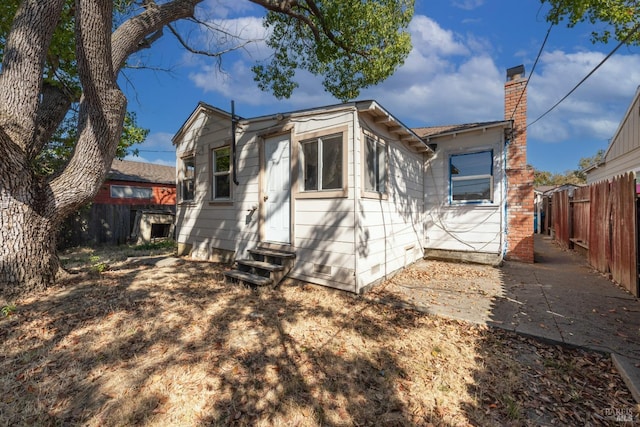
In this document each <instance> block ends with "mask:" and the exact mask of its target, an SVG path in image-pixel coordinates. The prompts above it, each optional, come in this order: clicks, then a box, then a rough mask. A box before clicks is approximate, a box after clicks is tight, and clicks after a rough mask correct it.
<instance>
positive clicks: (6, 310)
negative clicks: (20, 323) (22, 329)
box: [0, 304, 18, 317]
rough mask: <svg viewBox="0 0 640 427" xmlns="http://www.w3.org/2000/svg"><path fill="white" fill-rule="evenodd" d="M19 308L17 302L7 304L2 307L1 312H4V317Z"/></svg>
mask: <svg viewBox="0 0 640 427" xmlns="http://www.w3.org/2000/svg"><path fill="white" fill-rule="evenodd" d="M17 309H18V307H16V305H15V304H7V305H5V306H4V307H2V309H0V314H2V316H3V317H9V316H11V315H12V314H14V313H15V312H16V310H17Z"/></svg>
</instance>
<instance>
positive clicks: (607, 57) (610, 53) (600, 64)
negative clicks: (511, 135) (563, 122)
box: [527, 25, 640, 128]
mask: <svg viewBox="0 0 640 427" xmlns="http://www.w3.org/2000/svg"><path fill="white" fill-rule="evenodd" d="M639 28H640V25H636V27H635V28H634V29H633V30H631V32H629V34H627V37H625V38H624V40H622V41H621V42H620V43H618V45H617V46H616V47H615V48H614V49H613V50H612V51H611V52H609V54H608V55H607V56H605V57H604V59H603V60H602V61H600V63H599V64H598V65H596V67H595V68H594V69H593V70H591V71H590V72H589V74H587V75H586V76H584V78H583V79H582V80H580V81H579V82H578V84H577V85H575V86H574V87H573V89H571V90H570V91H569V93H567V94H566V95H565V96H563V97H562V99H560V101H558V102H556V103H555V104H553V106H552V107H551V108H549V109H548V110H547V111H545V112H544V113H543V114H542V115H541V116H540V117H538V118H537V119H535V120H534V121H532V122H531V123H529V124H528V125H527V128H529V127H530V126H532V125H534V124H535V123H537V122H538V121H539V120H540V119H542V118H543V117H544V116H546V115H547V114H549V113H550V112H551V111H553V110H554V109H555V108H556V107H557V106H558V105H560V104H561V103H562V102H563V101H564V100H565V99H567V98H568V97H569V96H570V95H571V94H572V93H573V92H575V90H576V89H578V87H580V85H582V83H584V82H585V81H586V80H587V79H588V78H589V77H591V75H592V74H593V73H595V72H596V70H597V69H598V68H600V67H601V66H602V64H604V63H605V62H606V61H607V60H608V59H609V58H611V56H613V54H614V53H616V51H617V50H618V49H620V47H621V46H622V45H624V44H626V43H627V42H628V41H629V39H630V38H631V36H633V35H634V34H635V33H636V32H637V31H638V29H639Z"/></svg>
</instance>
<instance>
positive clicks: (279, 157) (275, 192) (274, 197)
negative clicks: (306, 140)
mask: <svg viewBox="0 0 640 427" xmlns="http://www.w3.org/2000/svg"><path fill="white" fill-rule="evenodd" d="M290 145H291V144H290V143H289V135H288V134H285V135H279V136H274V137H271V138H267V139H266V140H265V141H264V153H265V156H264V158H265V169H264V170H265V181H266V182H265V188H264V195H263V197H264V202H265V203H264V206H265V234H264V237H265V240H266V241H267V242H276V243H291V231H290V217H291V211H290V205H291V178H290V171H291V155H290Z"/></svg>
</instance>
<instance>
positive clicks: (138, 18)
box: [0, 0, 413, 295]
mask: <svg viewBox="0 0 640 427" xmlns="http://www.w3.org/2000/svg"><path fill="white" fill-rule="evenodd" d="M249 1H250V2H252V3H254V4H256V5H260V6H262V7H264V8H265V9H266V10H267V11H268V13H267V14H266V17H265V25H266V26H267V27H268V28H269V31H270V33H269V36H268V45H269V46H270V47H271V48H273V50H274V54H273V56H272V58H271V60H270V61H267V62H266V63H263V64H258V65H257V66H256V68H255V71H256V80H257V81H258V83H259V85H260V87H261V88H262V89H267V90H271V91H273V92H274V93H275V95H276V96H278V97H285V96H289V95H290V94H291V91H292V90H293V89H294V88H295V87H296V84H295V83H294V82H293V77H294V75H295V73H296V71H297V70H305V71H308V72H311V73H313V74H317V75H321V76H323V77H324V86H325V88H326V90H328V91H329V92H331V93H332V94H333V95H334V96H336V97H337V98H339V99H341V100H347V99H352V98H355V97H356V96H357V95H358V91H359V89H361V88H364V87H367V86H370V85H374V84H376V83H378V82H380V81H382V80H383V79H385V78H387V77H388V76H389V75H391V74H392V73H393V71H394V70H395V69H396V68H397V67H398V66H399V65H400V64H402V62H403V61H404V59H405V58H406V56H407V55H408V53H409V51H410V49H411V46H410V37H409V34H408V33H407V31H406V29H407V27H408V25H409V21H410V19H411V17H412V15H413V0H316V1H313V0H249ZM200 4H205V2H204V0H155V1H154V0H110V1H99V0H75V1H74V0H46V1H45V0H22V1H18V0H4V1H2V2H0V60H1V61H2V62H1V65H0V159H2V161H0V206H2V209H0V294H1V293H6V295H10V294H11V295H17V294H19V293H23V292H28V291H33V290H37V289H44V288H45V287H47V286H49V285H50V284H52V283H54V282H55V277H56V274H57V272H58V267H59V262H58V260H57V257H56V255H55V247H56V241H55V240H56V237H55V236H56V229H57V228H58V227H59V226H60V224H61V223H62V222H63V220H64V219H65V218H66V217H67V216H68V215H70V214H71V213H72V212H74V211H75V210H76V209H78V208H79V207H81V206H83V205H85V204H86V203H87V202H89V201H90V200H92V199H93V197H94V196H95V194H96V193H97V191H98V189H99V188H100V186H101V185H102V182H103V181H104V179H105V177H106V175H107V173H108V171H109V168H110V166H111V163H112V162H113V159H114V158H115V157H116V156H120V155H122V151H121V150H122V149H123V148H124V149H128V147H130V145H127V144H130V143H131V142H136V141H139V140H141V139H143V138H144V136H145V135H146V131H144V130H139V129H137V127H136V126H135V117H133V116H131V115H129V116H128V119H127V114H126V111H127V100H126V97H125V96H124V94H123V93H122V91H121V89H120V87H119V85H118V76H119V75H120V72H121V71H122V69H123V67H125V66H126V63H127V61H130V60H131V56H132V55H136V54H137V53H138V52H140V51H141V50H142V49H148V48H152V47H153V44H154V42H155V41H157V40H158V39H159V38H160V37H162V36H163V34H164V32H165V31H166V32H167V33H171V34H172V35H174V36H175V37H176V39H177V40H178V42H179V43H181V44H182V45H183V46H184V47H185V49H187V50H189V51H191V52H194V53H199V54H205V55H209V56H214V57H218V58H219V57H220V55H222V54H223V53H224V52H226V51H229V50H231V49H229V47H228V46H227V45H225V44H224V43H222V42H220V43H218V41H219V40H225V39H227V38H228V37H230V36H232V35H230V34H229V32H228V29H225V28H222V27H216V23H215V20H210V21H204V20H202V19H200V18H199V17H198V16H199V15H200V14H199V13H196V8H197V7H198V6H199V5H200ZM206 4H207V5H208V6H209V7H216V6H215V5H216V2H211V1H209V2H206ZM177 22H180V27H178V26H176V23H177ZM185 29H187V30H188V31H184V30H185ZM201 30H202V31H209V32H211V34H207V35H203V34H202V32H201ZM185 34H192V35H193V34H195V35H194V36H193V37H192V38H191V39H190V40H191V41H203V40H208V41H212V44H211V45H208V46H204V47H201V45H200V46H194V45H191V44H190V43H189V42H190V40H189V38H188V37H187V38H185V37H184V35H185ZM207 36H211V37H207ZM238 40H240V35H238ZM217 43H218V44H217ZM241 47H242V44H241V43H240V44H239V45H238V46H236V48H241ZM232 48H233V47H232ZM216 49H217V50H216ZM127 120H128V121H127ZM123 122H124V125H123ZM127 124H128V125H130V126H127ZM123 128H124V132H123ZM123 140H124V141H125V144H124V145H123V144H122V143H121V142H122V141H123ZM67 157H68V160H65V159H66V158H67ZM2 242H19V243H20V244H15V245H13V244H12V245H6V244H1V243H2Z"/></svg>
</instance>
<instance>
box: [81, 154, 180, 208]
mask: <svg viewBox="0 0 640 427" xmlns="http://www.w3.org/2000/svg"><path fill="white" fill-rule="evenodd" d="M93 202H94V203H95V204H108V205H131V206H134V205H135V206H137V205H143V206H148V205H153V206H158V205H161V206H166V205H168V206H172V207H175V205H176V168H175V167H173V166H163V165H155V164H153V163H142V162H132V161H128V160H114V161H113V163H112V164H111V171H110V172H109V175H108V176H107V180H106V181H105V183H104V184H102V187H101V188H100V191H99V192H98V194H97V195H96V197H95V199H94V201H93Z"/></svg>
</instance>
